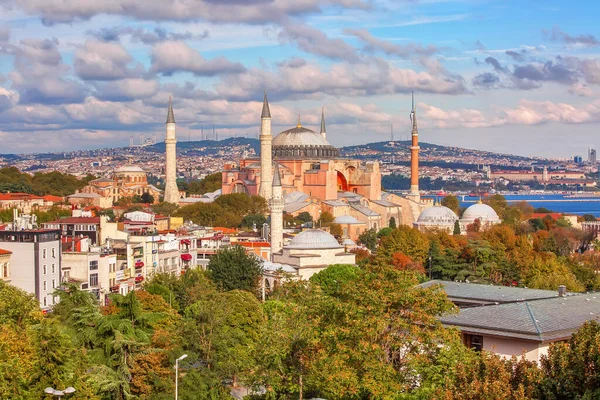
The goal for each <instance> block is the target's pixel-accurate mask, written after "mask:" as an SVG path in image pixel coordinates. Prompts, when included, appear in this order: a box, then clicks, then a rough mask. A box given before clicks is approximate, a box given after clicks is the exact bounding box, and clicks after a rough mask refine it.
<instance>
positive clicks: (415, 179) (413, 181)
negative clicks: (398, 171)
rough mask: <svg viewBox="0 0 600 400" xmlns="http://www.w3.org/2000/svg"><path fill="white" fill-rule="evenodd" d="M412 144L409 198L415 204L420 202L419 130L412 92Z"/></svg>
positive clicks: (413, 93)
mask: <svg viewBox="0 0 600 400" xmlns="http://www.w3.org/2000/svg"><path fill="white" fill-rule="evenodd" d="M411 97H412V108H411V112H410V120H411V122H412V135H411V136H412V142H411V146H410V197H411V198H412V199H413V200H415V201H416V202H420V201H421V196H420V194H419V130H418V129H417V110H416V107H415V92H412V96H411Z"/></svg>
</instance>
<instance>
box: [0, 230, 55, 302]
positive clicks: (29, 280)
mask: <svg viewBox="0 0 600 400" xmlns="http://www.w3.org/2000/svg"><path fill="white" fill-rule="evenodd" d="M0 248H3V249H5V250H8V251H10V252H12V255H11V259H10V283H11V284H12V285H14V286H16V287H18V288H20V289H23V290H24V291H26V292H28V293H31V294H33V295H35V297H36V298H37V299H38V301H39V302H40V307H41V308H42V309H44V310H47V309H49V308H51V307H52V306H53V305H54V304H56V302H57V301H58V298H57V297H54V296H53V295H52V294H53V293H54V291H55V290H56V289H57V288H58V287H59V286H60V283H61V252H60V249H61V242H60V230H56V229H23V230H6V231H0Z"/></svg>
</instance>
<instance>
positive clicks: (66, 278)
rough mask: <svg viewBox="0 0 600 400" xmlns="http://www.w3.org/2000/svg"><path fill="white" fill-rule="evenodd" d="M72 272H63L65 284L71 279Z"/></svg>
mask: <svg viewBox="0 0 600 400" xmlns="http://www.w3.org/2000/svg"><path fill="white" fill-rule="evenodd" d="M70 275H71V271H63V282H67V281H68V280H69V278H70Z"/></svg>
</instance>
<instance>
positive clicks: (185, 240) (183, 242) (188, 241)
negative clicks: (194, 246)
mask: <svg viewBox="0 0 600 400" xmlns="http://www.w3.org/2000/svg"><path fill="white" fill-rule="evenodd" d="M181 244H187V245H188V246H189V245H190V244H191V242H190V239H183V240H182V241H181Z"/></svg>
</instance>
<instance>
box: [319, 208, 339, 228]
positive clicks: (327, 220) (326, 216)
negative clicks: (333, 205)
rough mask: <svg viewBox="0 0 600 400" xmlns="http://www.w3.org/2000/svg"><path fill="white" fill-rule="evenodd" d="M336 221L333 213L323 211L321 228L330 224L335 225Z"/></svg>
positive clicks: (320, 222)
mask: <svg viewBox="0 0 600 400" xmlns="http://www.w3.org/2000/svg"><path fill="white" fill-rule="evenodd" d="M334 219H335V217H334V216H333V214H332V213H330V212H329V211H323V212H322V213H321V215H320V216H319V220H318V223H319V226H328V225H329V224H331V223H333V220H334Z"/></svg>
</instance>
